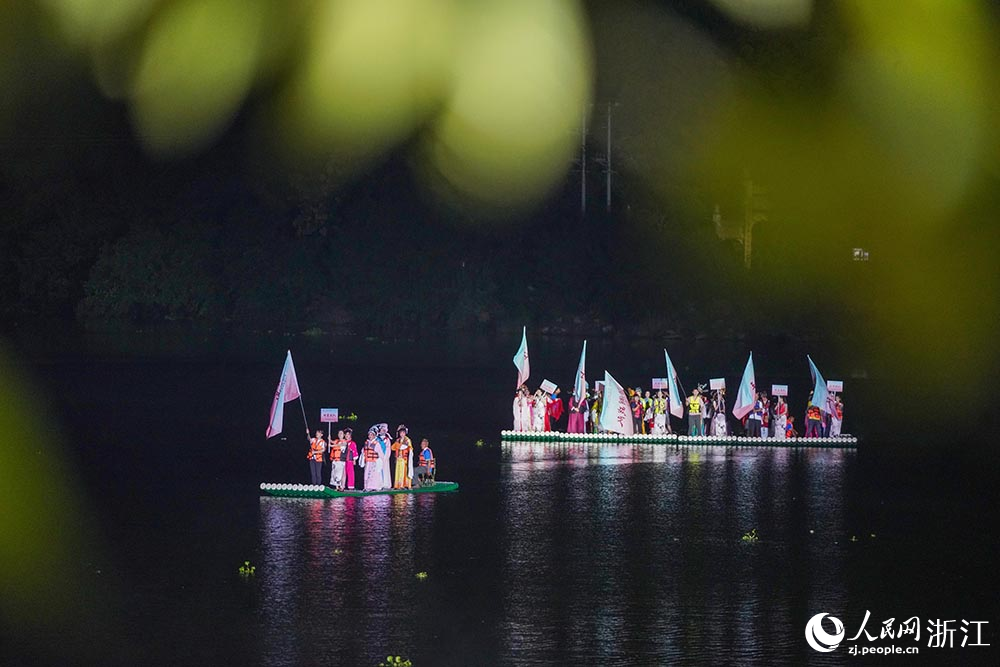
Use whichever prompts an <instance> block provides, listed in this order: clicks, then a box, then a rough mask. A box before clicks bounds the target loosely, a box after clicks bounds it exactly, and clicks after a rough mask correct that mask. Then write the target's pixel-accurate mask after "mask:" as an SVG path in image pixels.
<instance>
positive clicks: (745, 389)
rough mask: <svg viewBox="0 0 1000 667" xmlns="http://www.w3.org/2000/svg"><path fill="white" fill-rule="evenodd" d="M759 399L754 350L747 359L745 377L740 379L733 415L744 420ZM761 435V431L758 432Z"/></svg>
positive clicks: (744, 370)
mask: <svg viewBox="0 0 1000 667" xmlns="http://www.w3.org/2000/svg"><path fill="white" fill-rule="evenodd" d="M756 401H757V378H756V376H755V375H754V370H753V352H751V353H750V357H749V358H748V359H747V365H746V368H744V369H743V379H742V380H741V381H740V390H739V391H738V392H737V393H736V404H735V405H733V416H734V417H736V418H737V419H739V420H740V421H742V420H743V418H744V417H746V416H747V415H749V414H750V412H751V411H752V410H753V409H754V403H756ZM758 435H759V432H758Z"/></svg>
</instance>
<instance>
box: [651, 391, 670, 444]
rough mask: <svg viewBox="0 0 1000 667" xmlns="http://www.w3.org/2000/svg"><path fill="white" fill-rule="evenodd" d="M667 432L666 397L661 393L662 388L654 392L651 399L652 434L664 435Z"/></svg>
mask: <svg viewBox="0 0 1000 667" xmlns="http://www.w3.org/2000/svg"><path fill="white" fill-rule="evenodd" d="M666 432H667V399H666V397H665V396H664V395H663V390H662V389H660V390H658V391H657V392H656V397H655V398H654V399H653V429H652V433H653V434H654V435H665V434H666Z"/></svg>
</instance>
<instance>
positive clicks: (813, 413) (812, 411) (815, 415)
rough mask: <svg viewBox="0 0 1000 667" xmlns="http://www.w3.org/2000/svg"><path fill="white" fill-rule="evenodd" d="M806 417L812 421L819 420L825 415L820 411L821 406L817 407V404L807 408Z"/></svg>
mask: <svg viewBox="0 0 1000 667" xmlns="http://www.w3.org/2000/svg"><path fill="white" fill-rule="evenodd" d="M806 417H808V418H809V419H811V420H812V421H819V420H821V419H822V418H823V416H822V415H821V414H820V413H819V408H818V407H816V406H815V405H810V406H809V408H808V409H807V410H806Z"/></svg>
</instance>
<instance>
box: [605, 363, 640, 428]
mask: <svg viewBox="0 0 1000 667" xmlns="http://www.w3.org/2000/svg"><path fill="white" fill-rule="evenodd" d="M601 428H603V429H604V430H605V431H609V432H611V433H621V434H622V435H632V434H633V433H635V430H634V429H633V427H632V406H631V405H629V402H628V394H626V393H625V390H624V389H622V386H621V385H620V384H618V380H616V379H614V378H613V377H611V373H609V372H607V371H604V405H603V406H602V408H601Z"/></svg>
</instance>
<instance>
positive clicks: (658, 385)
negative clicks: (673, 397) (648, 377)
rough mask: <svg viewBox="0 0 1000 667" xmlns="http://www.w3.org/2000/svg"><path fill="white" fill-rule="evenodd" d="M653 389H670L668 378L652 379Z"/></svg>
mask: <svg viewBox="0 0 1000 667" xmlns="http://www.w3.org/2000/svg"><path fill="white" fill-rule="evenodd" d="M652 387H653V389H670V382H669V378H653V384H652Z"/></svg>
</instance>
